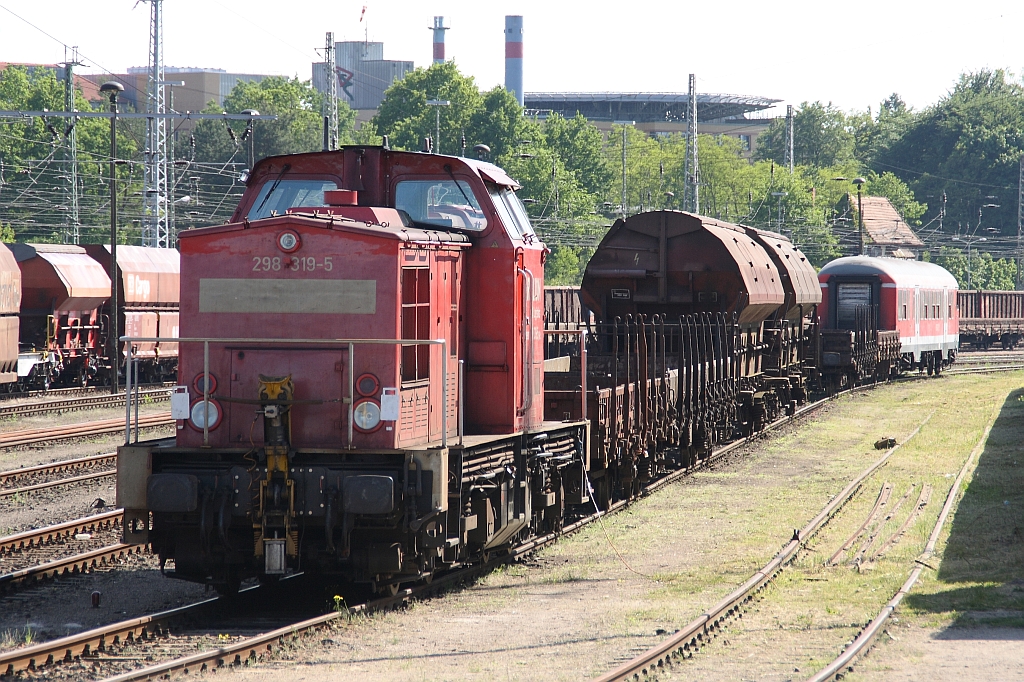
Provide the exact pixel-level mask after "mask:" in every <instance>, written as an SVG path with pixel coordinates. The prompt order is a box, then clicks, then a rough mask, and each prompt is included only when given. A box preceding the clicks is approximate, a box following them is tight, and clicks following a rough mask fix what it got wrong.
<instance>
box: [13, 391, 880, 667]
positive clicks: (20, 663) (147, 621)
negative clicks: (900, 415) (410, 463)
mask: <svg viewBox="0 0 1024 682" xmlns="http://www.w3.org/2000/svg"><path fill="white" fill-rule="evenodd" d="M872 385H873V384H872ZM872 385H868V386H860V387H855V388H853V389H848V390H847V391H843V392H842V393H840V394H837V395H835V396H830V397H827V398H823V399H820V400H818V401H816V402H814V403H810V404H808V405H805V406H803V407H801V408H799V409H798V410H797V411H796V412H795V413H794V414H793V415H791V416H789V417H786V418H783V419H779V420H777V421H775V422H772V423H771V424H769V425H767V426H766V427H765V428H764V429H763V430H762V431H759V432H758V433H757V434H754V435H752V436H749V437H746V438H743V439H740V440H737V441H734V442H732V443H729V444H727V445H725V446H723V447H721V448H719V449H718V450H717V451H715V452H714V454H712V455H711V456H709V457H707V458H705V459H704V460H701V462H700V463H699V464H698V465H696V466H694V467H690V468H688V469H681V470H678V471H675V472H672V473H670V474H669V475H667V476H664V477H662V478H660V479H658V480H657V481H655V482H653V483H652V484H651V485H649V486H648V487H647V488H646V489H645V494H649V492H653V491H655V490H657V489H660V488H661V487H664V486H666V485H668V484H669V483H672V482H673V481H675V480H678V479H680V478H682V477H683V476H686V475H688V474H690V473H693V471H695V470H697V469H701V468H704V467H706V466H708V465H710V464H712V463H714V462H716V461H717V460H719V459H721V458H722V457H724V456H725V455H726V454H728V453H730V452H732V451H733V450H735V449H737V448H739V447H741V446H742V445H744V444H746V443H749V442H751V441H753V440H755V439H756V438H758V437H759V436H761V435H763V434H764V433H766V432H768V431H770V430H774V429H776V428H779V427H781V426H784V425H786V424H790V423H792V422H794V421H795V420H797V419H799V418H802V417H804V416H807V415H809V414H811V413H813V412H815V411H816V410H818V409H819V408H821V407H823V406H824V405H826V404H828V403H829V402H833V401H835V400H837V399H838V397H839V396H841V395H843V394H846V393H851V392H854V391H859V390H863V389H865V388H868V387H870V386H872ZM631 502H632V501H626V500H621V501H619V502H617V503H616V504H614V505H612V506H611V507H610V508H609V509H607V510H605V511H603V512H600V513H597V514H593V515H591V516H589V517H587V518H585V519H581V520H579V521H576V522H575V523H572V524H570V525H569V526H566V527H565V528H563V529H562V532H561V533H560V534H554V533H552V534H549V535H547V536H544V537H541V538H534V539H533V540H531V541H529V542H527V543H525V544H524V545H521V546H519V547H517V548H515V549H513V550H512V551H511V552H510V553H509V554H508V555H506V556H504V557H501V558H498V559H494V560H492V561H490V562H486V563H483V564H480V565H476V566H471V567H468V568H464V569H460V570H456V571H454V572H452V573H449V574H447V575H442V576H437V577H435V578H434V580H433V581H432V582H431V583H430V585H422V586H417V587H415V588H408V589H404V590H401V591H399V593H398V594H397V595H396V596H394V597H387V598H385V599H381V600H377V601H374V602H369V603H367V604H363V605H357V606H353V607H351V608H350V609H349V610H348V611H347V612H342V613H338V612H335V613H329V614H325V615H323V616H318V617H316V618H312V619H309V620H306V621H302V622H299V623H294V624H292V625H289V626H287V627H286V628H280V629H278V630H275V631H273V632H269V633H266V634H264V635H259V636H257V637H256V638H248V639H245V640H241V641H239V642H237V643H235V644H232V645H230V646H228V647H223V648H219V649H216V650H211V651H208V652H203V653H199V654H194V655H191V656H189V657H187V658H184V659H175V660H171V661H167V662H164V663H160V664H157V665H156V666H151V667H149V668H143V669H140V670H137V671H132V672H129V673H125V674H123V675H119V676H117V677H115V678H111V681H110V682H113V681H114V680H116V681H118V682H127V681H128V680H137V679H147V678H149V677H151V676H161V675H165V674H166V672H168V671H173V670H178V669H192V668H195V667H197V666H198V667H203V668H205V667H208V666H209V665H211V664H212V665H214V666H217V665H223V664H224V663H225V662H229V661H230V662H233V661H238V660H242V658H243V653H244V658H245V659H246V660H247V659H248V658H249V657H251V656H259V655H260V653H261V652H270V651H272V648H273V646H274V643H275V642H276V641H280V640H281V639H282V638H283V637H286V636H288V635H295V634H296V633H299V632H302V631H303V630H308V629H311V628H316V627H320V626H322V625H324V624H326V623H328V622H331V621H332V620H334V619H337V618H339V616H342V615H345V613H358V612H365V611H371V610H379V609H383V608H388V607H390V606H392V605H397V604H402V603H405V602H407V601H408V600H410V599H412V598H415V597H417V596H420V595H424V594H431V593H434V592H437V591H440V590H441V589H444V588H445V587H446V586H448V585H451V584H455V583H460V582H464V581H466V580H469V579H471V578H472V577H473V576H474V575H478V574H483V573H484V572H486V571H489V570H492V569H493V568H494V567H496V566H498V565H500V564H503V563H507V562H510V561H513V560H515V559H516V558H517V557H519V556H521V555H522V554H525V553H527V552H530V551H534V550H537V549H540V548H542V547H544V546H546V545H549V544H551V543H553V542H555V541H556V540H557V539H558V538H559V537H562V536H563V535H565V534H568V533H571V532H573V531H575V530H578V529H579V528H582V527H583V526H585V525H586V524H588V523H591V522H593V521H595V520H597V519H599V518H601V517H603V516H605V515H607V514H609V513H611V512H614V511H617V510H619V509H621V508H623V507H626V506H628V505H629V504H630V503H631ZM252 589H259V588H258V587H256V588H249V589H248V590H243V592H248V591H249V590H252ZM217 601H218V598H214V599H208V600H205V601H202V602H198V603H196V604H191V605H188V606H183V607H179V608H176V609H172V610H169V611H163V612H160V613H155V614H152V615H148V616H142V617H140V618H133V619H130V620H126V621H121V622H119V623H114V624H111V625H106V626H101V627H99V628H94V629H92V630H89V631H86V632H82V633H78V634H75V635H69V636H66V637H62V638H60V639H56V640H52V641H50V642H42V643H39V644H35V645H32V646H30V647H25V648H22V649H17V650H14V651H10V652H7V653H0V675H4V674H7V675H10V674H13V673H14V672H16V671H18V670H24V669H26V668H29V667H40V666H43V665H46V664H48V663H53V662H55V661H71V660H73V659H74V658H76V657H80V656H83V655H88V654H89V653H90V652H94V651H97V650H100V649H104V648H106V647H110V646H113V645H116V644H119V643H121V642H126V641H135V640H139V639H144V638H146V637H147V636H149V635H152V634H155V633H159V632H160V631H161V630H162V629H163V628H164V627H165V626H166V624H167V623H168V622H169V621H171V620H172V619H175V618H178V617H180V616H183V615H186V614H191V613H196V612H198V611H199V610H200V609H202V608H206V607H208V606H210V605H212V604H214V603H216V602H217Z"/></svg>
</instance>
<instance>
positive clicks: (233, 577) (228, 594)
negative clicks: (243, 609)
mask: <svg viewBox="0 0 1024 682" xmlns="http://www.w3.org/2000/svg"><path fill="white" fill-rule="evenodd" d="M260 582H261V583H262V581H260ZM241 587H242V578H241V576H240V575H238V572H237V571H232V572H231V573H229V574H228V576H227V580H226V581H225V582H223V583H217V584H215V585H214V586H213V589H215V590H216V591H217V594H219V595H220V596H222V597H224V598H225V599H234V598H235V597H237V596H238V590H239V589H240V588H241Z"/></svg>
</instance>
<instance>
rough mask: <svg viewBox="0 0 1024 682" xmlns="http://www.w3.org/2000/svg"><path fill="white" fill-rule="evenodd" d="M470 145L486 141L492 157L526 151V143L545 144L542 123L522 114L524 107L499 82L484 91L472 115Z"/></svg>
mask: <svg viewBox="0 0 1024 682" xmlns="http://www.w3.org/2000/svg"><path fill="white" fill-rule="evenodd" d="M465 135H466V140H467V145H468V146H470V147H472V146H473V145H477V144H485V145H487V146H488V147H490V148H491V158H494V159H508V158H511V157H512V156H514V155H515V154H517V153H520V152H522V153H527V152H525V151H524V149H525V147H526V146H533V145H535V144H537V145H541V146H543V140H542V139H541V132H540V126H538V125H537V124H536V123H535V122H533V121H530V120H528V119H526V118H524V117H523V107H521V106H520V105H519V101H518V100H517V99H516V98H515V95H513V94H512V93H511V92H509V91H508V90H506V89H505V88H503V87H501V86H497V87H495V88H493V89H491V90H489V91H487V92H486V93H484V94H483V98H482V100H481V102H480V107H479V108H477V109H476V111H474V112H473V113H472V115H471V116H470V118H469V127H468V128H467V129H466V131H465Z"/></svg>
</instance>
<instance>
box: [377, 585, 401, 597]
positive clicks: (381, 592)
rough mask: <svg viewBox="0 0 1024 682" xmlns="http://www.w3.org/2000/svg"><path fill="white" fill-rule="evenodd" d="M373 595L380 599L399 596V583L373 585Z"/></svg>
mask: <svg viewBox="0 0 1024 682" xmlns="http://www.w3.org/2000/svg"><path fill="white" fill-rule="evenodd" d="M373 593H374V594H376V595H377V596H379V597H384V598H387V597H394V596H395V595H396V594H398V583H387V584H384V585H380V584H378V583H374V584H373Z"/></svg>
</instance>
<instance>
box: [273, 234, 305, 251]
mask: <svg viewBox="0 0 1024 682" xmlns="http://www.w3.org/2000/svg"><path fill="white" fill-rule="evenodd" d="M301 243H302V242H301V241H300V240H299V235H298V234H296V233H295V232H292V231H291V230H286V231H284V232H282V233H281V234H279V235H277V248H279V249H281V250H282V251H284V252H285V253H292V252H293V251H296V250H297V249H298V248H299V246H300V245H301Z"/></svg>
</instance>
